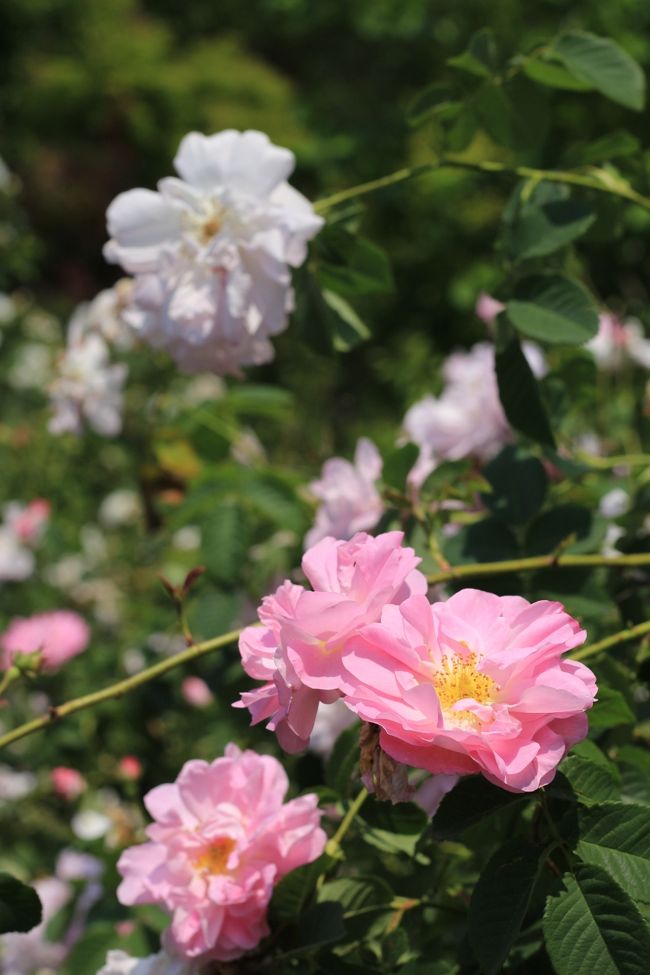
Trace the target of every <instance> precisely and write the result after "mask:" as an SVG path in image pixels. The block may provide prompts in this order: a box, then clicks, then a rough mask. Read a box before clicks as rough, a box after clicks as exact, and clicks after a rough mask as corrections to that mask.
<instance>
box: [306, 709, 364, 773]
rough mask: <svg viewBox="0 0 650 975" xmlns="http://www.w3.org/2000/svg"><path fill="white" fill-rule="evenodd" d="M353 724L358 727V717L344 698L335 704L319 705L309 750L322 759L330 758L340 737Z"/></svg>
mask: <svg viewBox="0 0 650 975" xmlns="http://www.w3.org/2000/svg"><path fill="white" fill-rule="evenodd" d="M353 724H356V725H358V719H357V716H356V714H353V712H352V711H350V709H349V708H348V707H346V706H345V703H344V701H343V699H342V698H339V699H338V700H337V701H334V703H333V704H321V705H319V708H318V714H317V715H316V720H315V722H314V728H313V730H312V733H311V737H310V739H309V750H310V751H312V752H315V753H316V755H320V756H321V758H329V756H330V755H331V753H332V749H333V748H334V745H335V744H336V741H337V739H338V737H339V736H340V735H341V734H342V733H343V732H344V731H345V730H346V729H347V728H351V727H352V725H353Z"/></svg>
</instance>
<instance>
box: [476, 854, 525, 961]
mask: <svg viewBox="0 0 650 975" xmlns="http://www.w3.org/2000/svg"><path fill="white" fill-rule="evenodd" d="M543 853H544V851H543V850H542V849H541V848H540V847H537V846H533V845H532V844H530V843H528V842H526V841H525V840H514V841H513V842H511V843H508V844H507V845H506V846H504V847H502V848H501V849H500V850H498V851H497V852H496V853H495V854H494V856H493V857H492V859H491V860H490V861H489V862H488V864H487V866H485V867H484V869H483V870H482V872H481V875H480V877H479V880H478V883H477V885H476V887H475V888H474V893H473V895H472V901H471V904H470V908H469V937H470V941H471V943H472V947H473V949H474V953H475V954H476V957H477V958H478V960H479V963H480V965H481V969H482V970H483V972H484V973H485V975H495V973H496V972H498V971H500V970H501V966H502V965H503V963H504V961H505V960H506V958H507V956H508V953H509V951H510V948H511V947H512V945H513V943H514V941H515V939H516V938H517V936H518V934H519V932H520V930H521V927H522V924H523V921H524V918H525V916H526V914H527V912H528V907H529V904H530V899H531V895H532V893H533V889H534V887H535V884H536V883H537V879H538V877H539V874H540V871H541V869H542V866H543V862H544V861H543Z"/></svg>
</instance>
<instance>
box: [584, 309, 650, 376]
mask: <svg viewBox="0 0 650 975" xmlns="http://www.w3.org/2000/svg"><path fill="white" fill-rule="evenodd" d="M598 323H599V324H598V334H597V335H596V336H595V337H594V338H593V339H590V341H589V342H587V344H586V345H585V348H586V349H589V351H590V352H591V353H592V355H593V357H594V359H595V360H596V364H597V365H598V367H599V368H600V369H602V370H604V371H605V372H620V371H621V370H622V369H624V368H625V367H626V366H627V365H637V366H641V367H642V368H643V369H650V338H646V336H645V334H644V332H643V326H642V325H641V322H639V321H637V320H636V319H635V318H630V319H628V320H627V321H624V320H623V319H621V318H619V316H618V315H614V314H612V313H611V312H608V311H604V312H601V313H600V316H599V319H598Z"/></svg>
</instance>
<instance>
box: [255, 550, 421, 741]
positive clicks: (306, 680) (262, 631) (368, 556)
mask: <svg viewBox="0 0 650 975" xmlns="http://www.w3.org/2000/svg"><path fill="white" fill-rule="evenodd" d="M403 538H404V536H403V533H402V532H385V533H384V534H382V535H378V536H377V537H375V538H373V537H372V536H370V535H366V534H364V533H359V534H357V535H355V536H354V538H352V539H351V540H350V541H347V542H346V541H339V540H336V539H334V538H324V539H323V540H322V541H321V542H318V544H317V545H315V546H314V547H313V548H310V549H309V550H308V551H307V552H306V553H305V555H304V556H303V560H302V569H303V572H304V573H305V575H306V576H307V579H308V580H309V582H310V583H311V584H312V586H313V591H310V590H308V589H305V588H304V587H302V586H296V585H294V584H293V583H291V582H289V581H286V582H285V583H283V585H282V586H280V588H279V589H278V590H277V591H276V592H275V594H274V595H272V596H267V597H266V598H265V599H264V600H263V601H262V605H261V607H260V610H259V617H260V621H261V623H262V624H263V625H262V627H259V628H258V627H247V628H246V629H245V630H244V631H243V633H242V635H241V637H240V641H239V649H240V653H241V656H242V663H243V667H244V670H245V671H246V673H247V674H248V675H249V676H250V677H253V678H255V679H256V680H263V681H266V683H265V684H264V685H263V686H262V687H260V688H258V689H257V690H255V691H251V692H248V693H246V694H244V695H242V700H241V702H240V703H239V705H238V706H239V707H242V706H244V707H248V708H249V710H250V711H251V715H252V719H253V723H254V724H256V723H258V722H259V721H263V720H265V719H270V720H269V724H268V727H269V728H270V730H272V731H275V732H276V734H277V735H278V740H279V742H280V744H281V745H282V747H283V748H284V749H285V750H286V751H293V752H295V751H300V750H301V749H303V748H305V747H306V746H307V743H308V741H309V735H310V733H311V730H312V728H313V725H314V721H315V719H316V712H317V711H318V705H319V704H320V703H325V704H331V703H332V702H333V701H335V700H336V699H337V698H338V697H340V695H341V692H342V691H344V689H345V671H344V670H343V668H342V660H343V657H344V656H345V652H346V646H347V643H348V641H349V639H350V638H351V637H352V636H354V635H355V634H356V633H357V632H358V631H359V629H360V628H361V627H362V626H364V625H366V624H368V623H372V622H375V621H376V620H378V619H379V618H380V616H381V611H382V609H383V607H384V606H385V605H386V604H387V603H400V602H402V601H403V600H404V599H407V598H408V597H409V596H410V595H413V594H415V593H425V592H426V591H427V581H426V579H425V577H424V576H423V575H422V573H420V572H418V571H417V569H416V566H417V565H418V564H419V562H420V561H421V560H420V558H419V557H418V556H417V555H416V554H415V552H414V551H413V549H412V548H407V547H405V546H403V545H402V541H403Z"/></svg>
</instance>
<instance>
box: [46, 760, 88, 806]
mask: <svg viewBox="0 0 650 975" xmlns="http://www.w3.org/2000/svg"><path fill="white" fill-rule="evenodd" d="M50 778H51V780H52V788H53V789H54V791H55V792H56V794H57V795H58V796H61V798H62V799H76V798H77V796H80V795H81V793H82V792H83V791H84V790H85V789H86V780H85V779H84V777H83V775H82V774H81V772H78V771H77V769H74V768H68V767H67V766H66V765H57V766H56V768H53V769H52V771H51V772H50Z"/></svg>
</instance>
